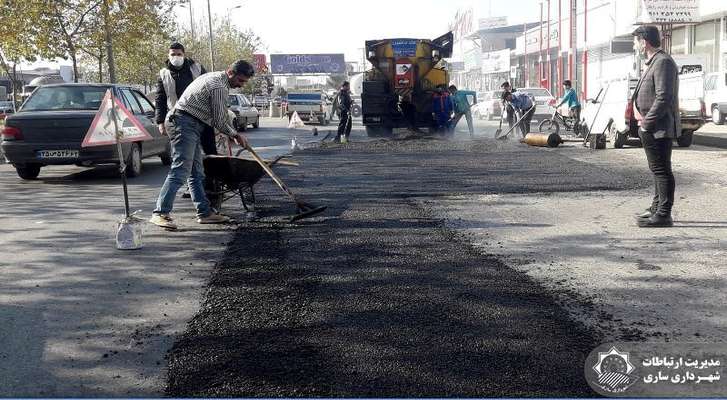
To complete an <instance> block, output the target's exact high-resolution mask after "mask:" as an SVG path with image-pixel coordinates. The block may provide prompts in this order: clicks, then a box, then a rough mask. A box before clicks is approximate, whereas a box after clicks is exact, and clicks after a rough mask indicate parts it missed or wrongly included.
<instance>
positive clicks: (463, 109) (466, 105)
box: [449, 85, 477, 136]
mask: <svg viewBox="0 0 727 400" xmlns="http://www.w3.org/2000/svg"><path fill="white" fill-rule="evenodd" d="M449 93H451V94H452V98H453V100H454V120H453V121H452V131H454V128H456V127H457V123H458V122H459V120H460V119H461V118H462V116H463V115H464V116H465V118H467V128H468V129H469V131H470V136H473V135H474V134H475V126H474V124H473V123H472V111H471V110H470V107H471V106H472V105H471V104H470V102H469V100H467V96H472V98H473V99H474V103H472V104H477V93H475V92H473V91H471V90H457V86H454V85H452V86H450V87H449Z"/></svg>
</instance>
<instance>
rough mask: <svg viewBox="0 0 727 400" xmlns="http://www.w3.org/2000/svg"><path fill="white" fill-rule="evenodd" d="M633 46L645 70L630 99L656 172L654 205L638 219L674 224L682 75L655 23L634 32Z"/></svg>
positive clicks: (646, 225)
mask: <svg viewBox="0 0 727 400" xmlns="http://www.w3.org/2000/svg"><path fill="white" fill-rule="evenodd" d="M633 35H634V46H635V48H636V49H637V50H638V52H639V55H640V56H641V57H642V59H644V60H646V63H645V65H646V67H645V68H646V69H645V70H644V72H643V73H642V74H641V79H639V83H637V84H636V89H635V90H634V94H633V97H632V98H631V100H632V101H633V104H634V117H635V118H636V121H637V122H638V125H639V137H640V138H641V143H642V145H643V147H644V151H645V152H646V159H647V160H648V162H649V169H650V170H651V172H652V173H653V174H654V182H655V186H656V188H655V194H654V199H653V200H652V203H651V206H650V207H649V208H648V209H647V210H646V212H645V213H643V214H640V215H639V216H638V218H637V222H638V225H639V226H640V227H643V228H653V227H668V226H672V225H673V222H672V218H671V210H672V206H673V205H674V188H675V186H676V185H675V182H674V174H673V173H672V169H671V150H672V141H673V140H674V139H675V138H677V137H679V136H680V135H681V120H680V116H679V76H678V72H677V65H676V63H675V62H674V60H673V59H672V58H671V57H670V56H669V55H668V54H666V53H665V52H664V51H663V50H661V49H660V48H659V47H660V46H661V38H660V36H659V30H658V29H657V27H656V26H649V25H645V26H641V27H639V28H638V29H636V30H635V31H634V32H633Z"/></svg>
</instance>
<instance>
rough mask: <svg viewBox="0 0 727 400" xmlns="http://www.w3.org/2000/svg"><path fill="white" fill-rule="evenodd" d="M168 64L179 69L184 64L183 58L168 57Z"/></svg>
mask: <svg viewBox="0 0 727 400" xmlns="http://www.w3.org/2000/svg"><path fill="white" fill-rule="evenodd" d="M169 63H170V64H172V65H174V66H175V67H181V66H182V64H184V56H169Z"/></svg>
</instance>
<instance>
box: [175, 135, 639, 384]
mask: <svg viewBox="0 0 727 400" xmlns="http://www.w3.org/2000/svg"><path fill="white" fill-rule="evenodd" d="M568 151H569V149H556V151H553V150H551V149H540V148H527V147H523V146H520V145H516V144H510V143H501V142H495V141H481V142H477V143H476V144H474V145H473V144H472V143H465V142H444V141H435V140H422V141H406V142H386V141H382V142H373V143H354V144H349V145H345V146H333V147H326V148H320V149H315V150H307V151H304V152H302V153H299V154H296V160H298V161H300V163H301V166H300V167H298V168H289V169H287V170H286V171H284V172H283V175H284V176H285V178H284V179H285V180H286V183H288V185H289V186H290V187H292V188H294V190H295V188H298V191H300V192H302V193H303V194H304V195H305V197H306V198H307V199H308V200H310V201H313V202H316V203H321V204H327V205H328V206H329V209H328V210H327V211H326V213H325V214H324V216H322V217H318V218H314V219H312V220H307V221H304V222H301V223H300V224H296V225H289V224H284V223H280V222H276V221H277V220H276V219H275V215H272V216H271V217H270V218H269V219H263V221H259V222H251V223H245V224H244V225H243V226H242V227H241V229H240V230H239V231H238V233H237V235H236V237H235V239H234V241H233V242H232V243H231V244H230V246H229V249H228V252H227V254H226V256H225V260H224V261H223V262H221V263H219V265H218V266H217V267H216V269H215V270H214V272H213V274H212V276H211V278H210V283H209V286H208V289H207V291H206V293H205V294H204V298H203V304H202V307H201V310H200V312H199V313H198V314H197V315H196V316H195V317H194V319H193V320H192V321H191V322H190V324H189V328H188V330H187V331H186V332H185V333H184V334H183V335H182V336H181V337H180V338H179V339H178V341H177V342H176V344H175V345H174V347H173V349H172V350H171V351H170V354H169V376H168V387H167V395H169V396H174V397H187V396H194V397H450V396H457V397H497V396H507V397H519V396H520V397H530V396H538V397H542V396H550V397H570V396H593V395H594V393H593V392H592V391H591V390H590V389H589V388H588V385H587V384H586V382H585V380H584V378H583V362H584V359H585V357H586V355H587V354H588V353H589V352H590V351H591V350H592V349H593V348H594V347H595V346H596V345H597V344H599V338H598V337H596V336H595V334H594V333H592V332H589V331H588V330H586V329H585V328H584V327H583V326H581V325H579V324H577V323H575V322H573V321H571V320H569V319H568V318H567V316H566V315H565V312H564V311H563V310H562V309H561V308H560V307H559V306H558V305H556V303H555V301H554V299H553V297H552V296H551V295H550V294H548V293H547V292H546V291H545V290H544V289H543V288H542V287H541V286H540V285H538V284H537V283H535V282H534V281H532V280H531V279H530V278H529V277H527V276H526V275H525V274H522V273H519V272H516V271H515V270H513V269H511V268H509V267H508V266H507V265H504V264H503V263H501V262H500V261H498V260H497V259H494V258H492V257H488V256H487V255H483V254H481V253H479V252H478V251H477V250H475V249H474V248H472V247H470V246H469V245H468V244H466V243H465V242H464V241H463V240H460V239H459V238H458V237H456V235H455V234H454V233H452V232H451V231H449V230H447V229H445V228H444V227H443V223H442V221H441V220H438V219H437V218H436V217H434V216H432V215H430V214H429V212H428V210H426V209H422V208H421V207H419V206H418V205H417V204H418V202H416V201H414V200H413V198H414V197H416V198H422V197H425V198H426V197H438V196H447V195H455V194H483V193H528V192H558V191H588V190H625V189H629V188H641V187H647V186H648V185H649V184H650V182H649V180H648V176H647V175H645V174H643V171H627V170H614V169H603V168H598V167H594V166H591V165H590V164H586V163H582V162H578V161H574V160H572V159H570V158H568V157H567V152H568ZM570 151H573V150H572V149H571V150H570ZM265 182H267V181H265ZM261 186H265V187H264V189H263V192H264V193H262V194H261V195H259V196H258V197H259V199H258V201H259V202H260V203H263V204H264V205H265V206H266V208H265V210H266V211H267V212H268V213H270V214H276V215H277V216H280V214H281V213H283V212H285V211H292V208H293V207H292V205H291V204H290V203H289V202H288V201H287V200H286V199H285V198H283V197H282V196H281V193H280V192H279V191H277V189H276V188H274V187H272V186H271V185H270V184H269V183H265V185H261Z"/></svg>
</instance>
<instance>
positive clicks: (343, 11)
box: [177, 0, 565, 61]
mask: <svg viewBox="0 0 727 400" xmlns="http://www.w3.org/2000/svg"><path fill="white" fill-rule="evenodd" d="M191 1H192V5H193V13H194V18H195V20H199V18H201V17H206V16H207V0H191ZM553 3H554V4H555V3H556V1H555V0H553ZM210 4H211V8H212V13H213V14H217V15H224V14H229V15H230V16H231V18H232V20H233V21H234V22H235V23H236V24H237V26H238V27H240V28H243V29H246V28H250V29H252V30H253V31H254V32H255V33H256V34H257V35H258V36H260V37H261V38H262V40H263V42H264V43H265V45H266V48H265V49H264V50H265V51H264V52H265V53H267V54H271V53H344V54H345V55H346V61H360V60H361V58H362V53H363V51H362V50H361V49H362V48H363V46H364V41H365V40H371V39H385V38H394V37H412V38H422V39H434V38H436V37H438V36H440V35H442V34H444V33H446V32H447V30H448V25H449V24H450V23H451V21H452V20H453V19H454V15H455V14H456V12H457V10H458V9H466V8H469V7H474V8H476V10H475V24H476V23H477V18H480V17H482V18H484V17H487V16H488V14H489V13H490V10H491V13H492V16H493V17H500V16H507V17H508V23H510V24H517V23H523V22H526V20H527V21H528V22H533V21H536V20H539V18H540V6H539V4H540V1H539V0H510V1H507V0H504V1H503V0H494V1H490V0H440V1H434V0H398V1H391V0H365V1H345V0H336V1H331V0H295V1H283V0H278V1H270V0H267V1H260V0H255V1H251V0H210ZM515 4H516V5H515ZM564 4H565V0H564ZM237 5H240V6H241V7H240V8H237V9H234V10H233V9H232V8H233V7H235V6H237ZM177 13H178V15H179V16H180V17H181V18H183V19H181V21H183V23H184V24H185V26H188V25H189V11H188V9H186V8H181V7H179V8H178V9H177ZM478 14H479V15H478ZM205 26H206V25H205ZM197 29H199V28H197Z"/></svg>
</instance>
